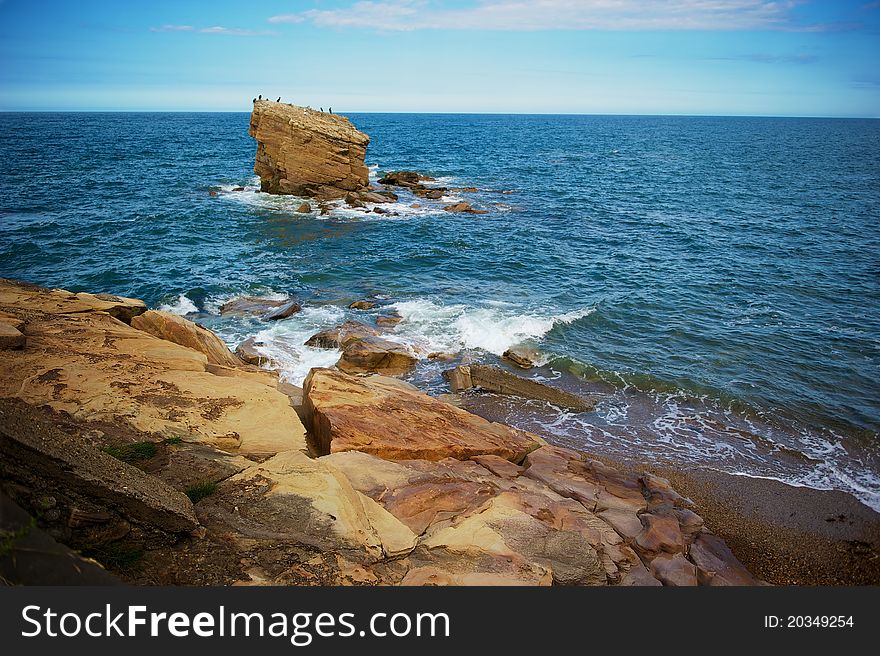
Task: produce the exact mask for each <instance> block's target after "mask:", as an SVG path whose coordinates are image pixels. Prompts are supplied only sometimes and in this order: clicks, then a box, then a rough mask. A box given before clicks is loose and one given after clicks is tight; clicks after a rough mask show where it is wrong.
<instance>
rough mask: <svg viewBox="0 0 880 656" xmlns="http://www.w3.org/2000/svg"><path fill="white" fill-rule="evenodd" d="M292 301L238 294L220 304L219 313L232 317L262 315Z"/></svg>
mask: <svg viewBox="0 0 880 656" xmlns="http://www.w3.org/2000/svg"><path fill="white" fill-rule="evenodd" d="M292 302H295V301H293V299H289V298H287V299H282V300H276V299H271V298H260V297H258V296H239V297H237V298H233V299H232V300H230V301H227V302H226V303H224V304H223V305H221V306H220V314H221V315H222V316H232V317H244V316H248V315H251V316H262V315H265V314H266V313H268V312H271V311H273V310H276V309H278V308H280V307H282V306H285V305H288V304H290V303H292Z"/></svg>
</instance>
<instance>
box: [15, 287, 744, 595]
mask: <svg viewBox="0 0 880 656" xmlns="http://www.w3.org/2000/svg"><path fill="white" fill-rule="evenodd" d="M0 313H2V314H0V322H2V323H3V324H5V325H7V326H10V327H12V328H11V329H12V330H15V331H17V332H18V333H19V334H21V335H22V337H23V338H24V341H23V343H21V341H20V340H19V341H18V342H6V343H4V348H3V350H2V351H0V359H2V362H3V367H2V372H3V373H2V375H0V399H2V412H3V415H4V421H3V422H2V423H0V425H2V427H3V428H2V431H0V438H2V439H0V449H2V453H3V459H2V476H3V492H4V494H5V495H7V496H8V497H9V498H11V499H12V500H13V501H14V502H15V503H17V504H18V505H19V506H21V507H22V508H24V509H25V510H26V511H27V512H29V513H30V514H31V515H32V516H33V517H34V518H35V523H36V526H37V527H38V528H39V529H41V530H43V531H45V532H46V533H47V534H48V535H50V536H51V537H52V538H54V539H55V540H57V541H58V542H60V543H62V544H64V545H67V546H69V547H70V548H71V549H73V550H76V551H78V552H80V553H84V554H88V555H89V556H90V557H91V558H93V559H94V560H96V561H97V562H100V563H102V564H103V565H104V566H106V567H107V568H108V569H110V570H112V571H113V572H115V573H116V574H117V575H118V576H120V577H121V578H123V579H124V580H127V581H130V582H136V583H144V584H195V585H201V584H209V583H211V584H224V585H229V584H238V585H243V584H370V585H377V584H404V585H425V584H437V585H446V584H453V585H472V584H489V585H505V584H516V585H550V584H555V585H661V584H663V585H698V584H701V585H730V584H752V585H753V584H757V583H758V582H759V581H758V580H757V579H756V578H754V577H753V576H752V575H751V574H750V573H749V572H748V571H747V570H746V568H745V567H744V566H743V565H742V564H741V563H740V562H739V560H738V559H737V558H736V557H735V556H734V555H733V553H732V552H731V551H730V550H729V549H728V547H727V546H726V545H725V543H724V541H723V540H722V539H720V538H719V537H718V536H717V535H716V534H715V533H713V532H711V531H709V530H708V529H707V528H706V527H705V526H704V524H703V520H702V518H701V517H700V515H699V514H697V513H698V512H699V510H700V509H699V508H698V507H695V506H694V504H693V502H692V501H691V500H689V499H686V498H685V497H683V496H681V495H680V494H678V493H677V492H676V491H675V490H674V489H673V488H672V487H671V486H670V485H669V483H668V482H667V481H666V480H664V479H662V478H660V477H657V476H654V475H651V474H635V473H626V472H623V471H620V470H618V469H615V468H613V467H610V466H608V465H606V464H604V463H602V462H600V461H598V460H596V459H594V458H591V457H589V456H588V455H586V454H582V453H578V452H575V451H572V450H570V449H563V448H560V447H556V446H553V445H550V444H547V443H546V442H545V440H543V439H542V438H541V437H539V436H537V435H532V434H529V433H525V432H523V431H519V430H516V429H514V428H510V427H508V426H504V425H502V424H497V423H494V422H490V421H487V420H485V419H482V418H481V417H478V416H477V415H473V414H471V413H469V412H467V411H465V410H462V409H460V408H457V407H456V406H455V405H452V404H449V403H446V402H444V401H442V400H440V399H436V398H433V397H429V396H427V395H425V394H422V393H421V392H419V391H418V390H416V389H415V388H413V387H412V386H410V385H408V384H407V383H404V382H403V381H400V380H399V379H397V378H392V377H388V376H383V375H379V374H376V373H373V372H370V371H361V372H359V375H352V374H350V373H346V372H344V371H341V370H339V369H336V368H332V369H315V370H313V371H312V372H311V374H310V375H309V379H308V380H307V382H306V385H305V389H304V390H302V392H300V391H299V390H298V389H291V387H292V386H289V385H286V384H284V383H282V382H280V381H279V379H278V377H277V375H276V374H274V373H273V372H270V371H266V370H261V369H259V368H257V367H255V366H253V365H249V364H247V363H245V362H244V361H242V360H240V359H239V358H238V357H237V356H235V355H234V354H233V353H231V352H230V351H229V350H228V349H227V348H226V347H225V345H223V344H222V342H220V340H219V339H218V338H216V336H214V335H213V333H211V332H210V331H207V330H206V329H203V328H201V327H199V326H197V325H196V324H193V323H192V322H189V321H187V320H186V319H183V318H180V317H176V316H175V315H169V314H168V313H164V312H159V311H155V310H147V309H146V307H145V306H144V304H143V303H140V302H139V301H136V300H132V299H122V298H118V297H112V296H106V295H103V296H92V295H84V294H72V293H70V292H67V291H64V290H48V289H43V288H40V287H36V286H33V285H28V284H25V283H18V282H14V281H8V280H4V281H2V282H0ZM365 339H366V338H365ZM370 362H371V361H367V362H366V364H364V367H365V368H366V369H369V366H371V365H370ZM288 393H289V394H288ZM300 393H301V394H302V396H301V397H300V396H299V394H300Z"/></svg>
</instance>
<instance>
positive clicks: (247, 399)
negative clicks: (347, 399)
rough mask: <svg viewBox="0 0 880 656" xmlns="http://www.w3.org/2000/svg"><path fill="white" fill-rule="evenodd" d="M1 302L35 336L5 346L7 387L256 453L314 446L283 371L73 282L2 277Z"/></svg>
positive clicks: (22, 395)
mask: <svg viewBox="0 0 880 656" xmlns="http://www.w3.org/2000/svg"><path fill="white" fill-rule="evenodd" d="M0 311H3V312H6V313H9V314H13V315H15V316H18V317H19V318H21V319H22V320H26V321H27V332H28V338H29V340H28V347H27V348H26V349H24V350H20V351H0V397H6V398H18V399H20V400H22V401H25V402H27V403H29V404H32V405H49V406H50V407H51V408H53V409H55V410H59V411H63V412H66V413H68V414H70V415H72V416H73V417H75V418H77V419H80V420H87V421H100V422H106V423H109V424H113V425H116V424H127V425H130V426H132V427H133V428H135V429H137V430H139V431H143V432H145V433H154V434H158V435H161V436H163V437H181V436H185V437H186V438H187V439H190V440H194V441H204V442H206V443H209V444H212V445H214V446H216V447H218V448H221V449H224V450H227V451H234V452H237V453H241V454H242V455H248V456H253V457H261V458H265V457H268V456H271V455H274V454H275V453H277V452H279V451H283V450H289V449H304V448H305V431H304V429H303V426H302V423H301V422H300V420H299V418H298V417H297V415H296V412H295V411H294V409H293V408H292V407H291V406H290V402H289V400H288V398H287V396H286V395H285V394H283V393H282V392H280V391H279V390H278V389H277V376H275V375H274V374H271V373H269V372H261V371H253V372H251V371H244V370H242V369H239V368H231V367H225V366H216V365H213V364H211V363H209V361H208V359H207V357H206V356H205V355H204V354H203V353H202V352H200V351H197V350H194V349H192V348H187V347H184V346H180V345H178V344H176V343H173V342H171V341H167V340H165V339H160V338H157V337H155V336H154V335H152V334H149V333H147V332H144V331H142V330H138V329H135V328H132V327H131V326H128V325H126V324H124V323H122V322H120V321H118V320H117V319H114V318H113V317H111V316H110V315H108V314H106V313H105V312H103V311H100V312H97V311H89V310H88V308H86V309H85V310H84V308H83V302H82V301H81V300H79V299H77V298H76V297H75V296H73V295H72V294H70V292H66V291H63V290H47V289H42V288H39V287H35V286H32V285H19V284H16V283H12V282H9V281H0ZM139 318H140V317H135V318H134V320H133V321H135V320H137V319H139ZM174 325H177V324H176V323H175V324H174ZM191 325H194V324H191ZM202 330H204V329H202ZM204 332H205V333H208V334H209V335H210V334H211V333H209V331H207V330H204ZM214 339H218V338H216V337H214ZM218 341H219V339H218ZM224 348H225V347H224Z"/></svg>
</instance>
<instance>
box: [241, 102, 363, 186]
mask: <svg viewBox="0 0 880 656" xmlns="http://www.w3.org/2000/svg"><path fill="white" fill-rule="evenodd" d="M249 134H250V135H251V136H252V137H253V138H254V139H256V141H257V154H256V162H255V164H254V173H256V174H257V175H258V176H260V188H261V189H262V191H265V192H269V193H272V194H293V195H296V196H305V197H315V198H318V199H332V198H342V197H344V196H345V194H346V193H347V192H352V191H360V190H365V189H367V188H368V186H369V172H368V170H367V167H366V166H365V165H364V156H365V154H366V149H367V145H368V144H369V143H370V138H369V137H368V136H367V135H366V134H364V133H363V132H360V131H358V130H357V129H356V128H355V127H354V126H353V125H352V124H351V122H350V121H349V120H348V119H347V118H345V117H344V116H340V115H338V114H328V113H324V112H317V111H315V110H312V109H309V108H306V107H297V106H296V105H288V104H283V103H278V102H272V101H269V100H258V101H257V102H255V103H254V109H253V113H252V114H251V123H250V131H249Z"/></svg>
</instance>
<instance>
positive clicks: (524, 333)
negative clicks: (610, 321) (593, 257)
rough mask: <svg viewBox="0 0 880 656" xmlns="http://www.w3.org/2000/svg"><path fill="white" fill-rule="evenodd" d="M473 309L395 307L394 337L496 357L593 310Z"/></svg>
mask: <svg viewBox="0 0 880 656" xmlns="http://www.w3.org/2000/svg"><path fill="white" fill-rule="evenodd" d="M491 303H492V302H491V301H487V302H486V304H485V305H484V306H481V307H475V306H469V305H462V304H454V305H444V304H441V303H436V302H434V301H431V300H428V299H416V300H412V301H402V302H398V303H394V304H393V305H392V306H391V307H393V308H394V309H395V310H397V312H398V313H399V314H400V316H402V317H403V321H402V322H401V323H400V324H399V325H398V326H397V329H396V331H395V333H396V334H397V335H399V336H403V337H409V338H411V339H413V340H414V341H415V342H416V343H417V344H420V345H423V346H424V347H425V348H427V349H428V350H431V351H445V352H458V351H460V350H464V349H482V350H483V351H487V352H489V353H493V354H495V355H501V354H503V353H504V352H505V351H506V350H507V349H509V348H510V347H512V346H516V345H517V344H520V343H521V342H524V341H526V340H538V339H540V338H541V337H543V336H544V335H546V334H547V333H548V332H550V331H551V330H552V329H553V327H554V326H556V325H558V324H568V323H572V322H573V321H576V320H578V319H580V318H583V317H585V316H588V315H589V314H591V313H592V312H594V311H595V308H593V307H588V308H583V309H579V310H575V311H571V312H566V313H561V314H552V313H549V312H546V313H545V312H523V311H522V310H521V309H518V308H517V307H516V306H510V305H497V304H491Z"/></svg>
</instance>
